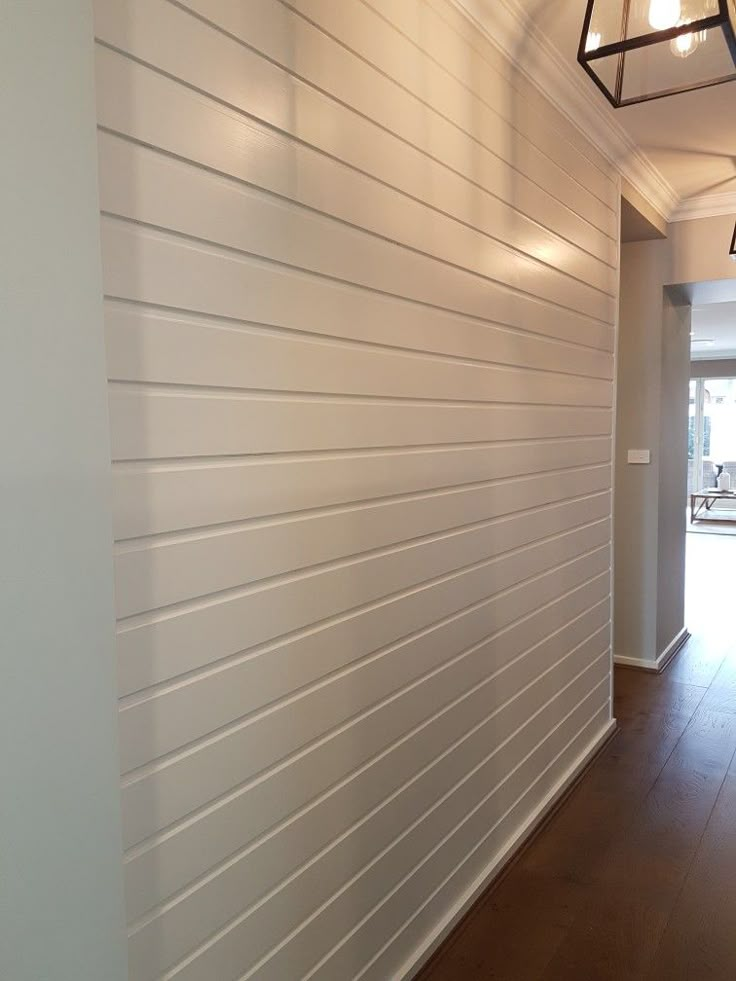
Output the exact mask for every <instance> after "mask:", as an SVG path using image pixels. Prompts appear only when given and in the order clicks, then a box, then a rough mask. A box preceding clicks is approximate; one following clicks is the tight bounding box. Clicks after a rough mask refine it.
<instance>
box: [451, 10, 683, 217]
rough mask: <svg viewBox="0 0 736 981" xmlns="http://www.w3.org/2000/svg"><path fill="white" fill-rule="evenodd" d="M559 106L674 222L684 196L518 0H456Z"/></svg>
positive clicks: (618, 169) (617, 167) (599, 149)
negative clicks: (680, 199) (638, 144)
mask: <svg viewBox="0 0 736 981" xmlns="http://www.w3.org/2000/svg"><path fill="white" fill-rule="evenodd" d="M451 2H452V3H453V4H454V5H455V6H456V7H458V8H459V9H460V10H461V11H462V12H463V13H464V14H465V15H466V16H467V17H468V18H469V19H470V20H471V21H472V22H473V23H474V24H475V25H476V26H477V27H478V28H479V29H480V30H481V31H482V33H483V34H484V35H485V36H486V38H487V39H488V40H489V41H490V42H491V43H492V44H493V45H494V46H495V47H496V48H498V49H499V50H500V51H501V52H502V53H503V54H504V55H505V56H506V57H507V58H508V59H509V60H510V61H511V63H512V64H513V65H514V66H515V67H516V69H517V70H518V71H520V72H521V73H522V74H523V75H524V76H526V77H527V78H528V79H529V80H530V81H531V82H532V84H533V85H535V86H536V88H538V89H539V90H540V91H541V92H542V93H543V94H544V95H545V96H547V97H548V98H549V99H551V100H552V101H553V102H554V103H555V105H556V107H557V108H558V109H559V110H560V111H561V112H562V113H563V114H564V115H565V116H566V117H567V118H568V119H569V120H570V122H571V123H572V124H573V125H574V126H575V127H576V128H577V129H578V130H580V132H581V133H582V134H583V135H584V136H585V137H586V138H587V139H588V140H590V141H591V142H592V143H593V145H594V146H595V147H596V149H597V150H598V151H599V152H600V153H601V154H603V156H604V157H605V158H606V159H607V160H608V161H610V163H611V164H612V166H613V167H614V168H615V170H616V171H617V172H618V173H619V174H620V175H621V176H622V177H623V178H625V179H626V180H627V181H629V183H630V184H632V185H633V186H634V187H635V188H636V189H637V191H639V193H640V194H641V195H643V196H644V197H645V198H646V200H647V201H648V202H649V204H650V205H651V206H652V207H653V208H654V209H655V211H657V213H658V214H660V215H661V216H662V218H663V219H664V220H665V221H669V220H670V217H671V215H672V214H673V213H674V212H675V210H676V208H677V207H678V205H679V203H680V202H679V197H678V195H677V194H676V192H675V190H674V188H673V187H672V185H671V184H670V183H669V182H668V181H667V180H666V179H665V178H664V177H663V175H662V174H661V173H660V171H659V170H658V169H657V168H656V167H655V166H654V164H653V163H652V161H651V160H650V159H649V157H647V155H646V154H645V153H643V152H642V150H641V149H640V148H639V147H638V146H637V145H636V143H635V142H634V141H633V140H632V138H631V137H630V136H629V134H628V133H627V132H626V130H625V129H624V128H623V126H622V125H621V123H619V121H618V120H617V119H616V118H615V110H614V109H612V108H611V106H610V105H609V104H608V103H607V102H606V100H605V99H604V98H603V96H602V95H601V94H600V93H599V92H598V90H597V89H596V88H595V86H593V85H592V83H590V82H589V80H588V78H587V76H585V74H584V73H583V72H582V70H581V71H576V68H577V64H575V65H571V64H569V63H568V62H567V61H566V59H564V58H563V57H562V55H561V54H560V53H559V51H558V50H557V48H555V47H554V45H552V43H551V42H550V41H549V39H548V38H547V37H546V36H545V35H544V34H543V33H542V32H541V31H540V30H539V28H538V27H537V26H536V25H535V24H534V22H533V20H532V19H531V18H530V17H529V15H528V14H527V13H526V12H525V11H524V10H523V9H522V7H521V6H520V5H519V3H518V0H451Z"/></svg>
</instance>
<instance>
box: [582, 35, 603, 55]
mask: <svg viewBox="0 0 736 981" xmlns="http://www.w3.org/2000/svg"><path fill="white" fill-rule="evenodd" d="M600 46H601V36H600V34H598V33H597V32H596V31H589V32H588V37H587V38H586V41H585V50H586V51H597V50H598V48H600Z"/></svg>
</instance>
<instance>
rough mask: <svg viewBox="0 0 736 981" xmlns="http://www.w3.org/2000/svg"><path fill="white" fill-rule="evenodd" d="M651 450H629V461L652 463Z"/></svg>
mask: <svg viewBox="0 0 736 981" xmlns="http://www.w3.org/2000/svg"><path fill="white" fill-rule="evenodd" d="M651 460H652V454H651V451H650V450H629V463H651Z"/></svg>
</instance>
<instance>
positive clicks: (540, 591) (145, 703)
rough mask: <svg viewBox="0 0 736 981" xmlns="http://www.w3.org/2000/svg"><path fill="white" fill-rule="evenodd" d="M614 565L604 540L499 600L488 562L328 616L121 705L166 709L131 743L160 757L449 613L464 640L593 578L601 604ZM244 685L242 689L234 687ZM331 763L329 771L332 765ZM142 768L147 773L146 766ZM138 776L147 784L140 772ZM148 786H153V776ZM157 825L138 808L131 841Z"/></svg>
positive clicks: (130, 715) (196, 801) (133, 709)
mask: <svg viewBox="0 0 736 981" xmlns="http://www.w3.org/2000/svg"><path fill="white" fill-rule="evenodd" d="M609 564H610V562H609V555H608V550H607V549H606V548H598V549H595V550H593V551H592V552H590V553H588V554H585V555H583V556H582V557H581V558H577V559H574V560H572V561H570V562H568V563H566V564H564V565H562V566H561V567H560V566H553V567H552V569H551V570H549V571H545V572H542V573H539V574H537V576H535V577H533V578H532V579H531V580H530V581H522V582H521V583H520V584H517V585H515V586H511V587H510V588H509V589H507V590H503V591H502V594H501V595H500V596H494V597H491V598H486V597H485V594H484V577H483V574H484V572H485V570H484V569H483V568H481V569H477V570H473V571H472V572H466V573H461V574H460V575H457V576H454V577H450V578H449V579H446V580H442V581H440V582H439V583H436V584H434V585H431V586H427V587H425V588H423V589H420V590H418V591H412V592H410V593H408V594H399V595H398V596H397V597H394V598H393V599H390V600H388V601H384V602H382V603H380V604H377V605H375V606H372V607H369V608H367V609H363V610H359V611H355V612H352V613H351V614H350V615H349V616H347V617H342V618H339V619H338V620H335V621H327V622H326V623H324V624H322V625H319V626H318V627H316V628H314V629H312V630H309V631H306V632H302V633H299V634H296V635H293V636H290V637H288V638H285V639H284V640H279V641H278V642H276V643H275V644H271V645H266V646H265V647H262V648H258V649H257V650H255V651H253V652H252V653H250V654H249V655H246V656H243V657H239V658H235V659H233V660H231V661H228V662H224V663H223V664H221V665H220V666H218V668H217V669H216V670H214V671H210V672H202V673H199V674H196V675H193V676H190V677H189V678H188V679H186V680H185V681H184V682H179V683H177V684H175V685H173V686H169V687H166V688H161V689H158V690H157V691H155V692H151V694H150V695H148V696H147V697H146V698H143V699H140V698H137V699H132V700H131V699H129V700H127V701H126V702H125V703H124V704H123V706H122V708H121V725H122V726H124V727H125V729H126V731H127V732H129V733H132V732H134V730H135V719H136V718H145V717H146V715H147V713H149V712H150V711H151V710H152V705H153V706H156V705H159V706H161V707H162V711H161V720H160V736H158V737H156V735H154V734H152V733H150V732H149V733H138V734H135V735H134V736H132V737H131V738H133V739H134V740H135V745H134V746H131V749H130V753H134V752H136V751H137V752H138V754H139V758H146V759H149V760H153V759H154V758H155V757H156V756H157V755H158V753H159V752H160V749H161V746H162V745H163V746H166V745H167V743H168V745H170V744H171V742H173V740H174V739H175V738H176V734H177V733H181V732H186V734H187V736H189V737H190V738H189V739H186V740H185V739H183V740H182V743H181V744H182V745H184V744H186V743H188V742H191V741H192V740H193V739H194V738H196V737H198V736H201V735H203V734H206V733H207V731H209V730H214V729H215V728H217V727H219V726H220V725H223V724H225V723H227V722H229V721H232V720H236V719H237V718H238V717H239V716H241V715H242V716H245V715H248V714H249V713H252V712H255V711H257V710H258V709H259V708H261V707H263V706H267V705H269V704H271V703H274V702H275V701H276V700H278V699H279V698H285V697H287V696H289V695H290V694H292V693H293V692H294V691H296V690H298V689H301V688H304V687H305V686H307V685H308V684H310V682H314V680H315V679H319V678H320V677H323V676H326V675H328V674H331V673H333V672H338V671H341V670H344V669H346V668H348V667H349V666H350V665H351V664H352V663H353V662H356V661H358V660H360V659H361V658H362V657H366V656H368V655H371V654H377V653H378V652H380V651H384V650H388V649H392V650H393V648H394V646H395V645H396V644H401V645H403V644H404V643H409V642H410V641H411V642H412V643H414V642H415V641H416V642H417V643H418V644H420V645H421V644H422V643H424V642H425V640H426V637H425V635H426V633H427V632H432V633H435V634H436V636H437V637H438V638H440V642H441V638H442V637H443V636H444V633H445V632H446V631H445V627H444V621H445V620H446V621H448V623H447V630H449V631H451V632H452V631H454V630H455V628H456V627H458V628H459V629H460V630H461V632H462V636H461V641H462V640H463V639H467V641H468V642H471V641H473V640H477V639H479V638H481V637H482V636H484V634H486V633H487V634H490V633H492V632H494V631H498V630H502V629H504V628H505V627H507V626H508V625H509V624H510V623H513V622H514V621H515V620H516V619H520V618H523V617H525V616H528V615H529V614H530V612H533V611H534V609H535V603H540V604H541V606H542V607H545V606H546V605H548V604H549V603H552V602H555V601H556V600H557V599H558V598H559V597H560V596H564V595H565V594H566V593H568V592H570V591H575V590H578V589H580V587H581V584H584V583H586V579H587V578H589V579H590V584H589V585H590V589H591V590H592V596H591V597H590V598H591V602H593V601H595V600H596V599H598V598H600V597H601V596H604V595H605V590H604V589H603V587H602V585H601V583H600V581H599V579H600V577H601V576H602V575H604V574H605V573H606V572H607V570H608V567H609ZM586 595H587V594H586ZM427 601H429V602H430V603H431V605H432V607H433V610H434V616H435V617H436V618H437V619H436V621H434V622H432V623H430V624H429V625H428V624H427V622H426V615H425V619H424V620H423V619H422V615H423V610H424V608H425V604H426V603H427ZM540 614H542V611H541V609H540ZM542 615H544V614H542ZM455 621H457V623H455ZM440 627H442V630H440V629H439V628H440ZM466 631H467V634H466V633H465V632H466ZM222 678H229V679H230V681H228V682H227V684H228V685H230V695H229V697H228V698H227V699H225V700H224V701H221V702H210V701H204V702H203V703H202V704H199V699H200V698H201V697H202V696H203V694H204V695H206V694H208V693H209V692H211V691H217V690H220V691H222V689H223V683H222V680H221V679H222ZM236 683H237V685H240V686H241V687H233V686H234V685H235V684H236ZM168 706H171V709H169V708H168ZM179 710H181V711H182V712H183V713H184V714H183V715H181V716H179V718H178V719H177V718H175V716H176V713H177V712H178V711H179ZM129 720H130V721H129ZM157 739H158V742H157ZM124 752H128V751H127V750H124ZM231 759H232V762H233V765H234V766H235V767H236V769H235V770H234V771H232V772H233V780H235V774H242V761H239V760H238V759H237V758H236V757H234V756H233V757H232V758H231ZM221 763H222V761H221ZM322 769H323V771H325V770H326V769H327V767H323V768H322ZM138 776H139V777H141V778H142V779H143V781H145V774H139V775H138ZM218 781H219V777H218V775H217V774H213V781H212V782H211V784H210V788H211V789H210V790H209V791H207V792H206V793H205V794H200V793H199V792H198V791H195V793H194V794H191V793H189V795H188V797H187V800H188V802H189V804H190V805H191V807H196V806H199V805H201V804H202V803H203V802H206V800H207V794H209V795H210V796H211V797H212V798H214V797H216V796H217V793H218V787H220V786H221V782H218ZM235 782H237V781H235ZM241 782H242V781H241ZM128 783H130V785H131V786H132V785H133V783H137V784H138V786H139V787H140V786H142V783H141V781H140V780H135V781H132V782H131V781H128ZM294 783H296V781H294ZM148 784H149V786H150V785H151V781H148ZM136 794H137V791H131V794H130V796H131V799H134V798H135V797H136ZM198 794H199V796H198ZM134 806H135V805H134ZM180 806H186V805H185V804H182V805H180ZM259 813H260V811H259ZM131 817H133V815H132V814H131ZM160 817H161V819H162V820H163V821H164V823H165V824H166V823H170V822H171V821H173V820H174V817H170V818H167V815H166V814H163V813H162V814H161V815H160ZM156 827H157V826H156V825H155V824H154V825H151V824H150V821H149V818H148V817H147V816H146V814H145V811H144V810H143V809H140V811H139V813H138V814H137V815H135V829H136V830H135V832H133V831H132V830H131V838H130V839H129V844H133V843H135V840H140V839H141V838H144V837H146V836H147V835H150V834H152V833H153V832H154V831H155V830H156Z"/></svg>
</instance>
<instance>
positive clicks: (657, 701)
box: [421, 535, 736, 981]
mask: <svg viewBox="0 0 736 981" xmlns="http://www.w3.org/2000/svg"><path fill="white" fill-rule="evenodd" d="M719 569H720V570H721V571H720V572H719ZM735 584H736V538H734V537H721V536H714V535H688V592H687V596H688V603H687V623H688V626H689V627H690V630H691V632H692V634H693V638H692V640H691V641H690V642H689V643H688V645H687V646H686V647H685V648H684V649H683V651H682V652H681V653H680V654H679V655H678V657H677V658H676V659H675V660H674V661H673V662H672V663H671V665H670V667H669V668H668V670H666V671H665V672H664V673H663V674H661V675H659V676H655V675H648V674H644V673H642V672H637V671H632V670H626V669H617V670H616V676H615V699H614V713H615V715H616V717H617V719H618V722H619V726H620V731H619V734H618V735H617V736H616V737H615V739H614V740H613V741H612V742H611V743H610V744H609V746H608V747H607V749H606V750H605V751H604V752H603V754H602V755H601V756H600V757H599V758H598V759H597V761H596V762H595V763H594V764H593V766H592V767H591V769H590V770H589V771H588V773H587V774H586V776H585V777H584V778H583V780H582V781H581V783H580V784H579V785H578V787H577V788H576V790H575V791H574V792H573V793H572V795H571V796H570V797H569V798H568V800H567V801H566V802H565V804H564V805H563V806H562V808H561V809H560V810H559V811H558V812H557V814H556V815H555V816H554V817H553V818H552V820H551V821H550V822H549V823H548V825H547V826H546V827H545V828H544V829H543V830H542V832H541V833H540V835H539V836H538V837H537V838H536V839H535V840H534V842H533V843H532V844H531V846H530V847H529V848H528V849H527V850H526V852H524V853H523V854H522V856H521V857H520V859H519V860H518V862H517V863H516V864H515V865H514V866H513V867H512V869H511V871H510V872H509V874H508V875H507V877H506V878H505V879H504V880H503V881H502V882H501V883H500V885H498V886H497V887H496V888H495V889H494V890H493V891H491V892H490V893H488V894H487V895H486V896H485V897H484V898H483V899H481V901H480V902H479V904H478V905H477V906H476V908H475V909H474V910H473V912H472V913H471V914H470V916H469V917H467V918H466V920H465V921H464V922H463V923H462V924H461V926H460V928H459V929H458V930H457V931H456V933H455V934H454V935H453V936H451V937H450V939H449V940H448V942H447V943H446V945H445V946H444V947H443V948H442V949H441V950H440V951H439V953H438V955H437V956H436V957H435V959H434V960H433V961H432V962H430V964H429V965H428V966H427V968H426V969H425V971H424V972H423V974H422V975H421V978H422V981H460V979H484V981H485V979H489V981H490V979H493V981H501V979H503V981H537V979H539V981H577V979H585V981H625V979H626V981H628V979H637V981H644V979H646V981H711V979H719V981H720V979H723V981H734V979H736V757H735V754H736V631H734V629H733V626H734V623H736V616H735V615H734V614H736V586H735Z"/></svg>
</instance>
